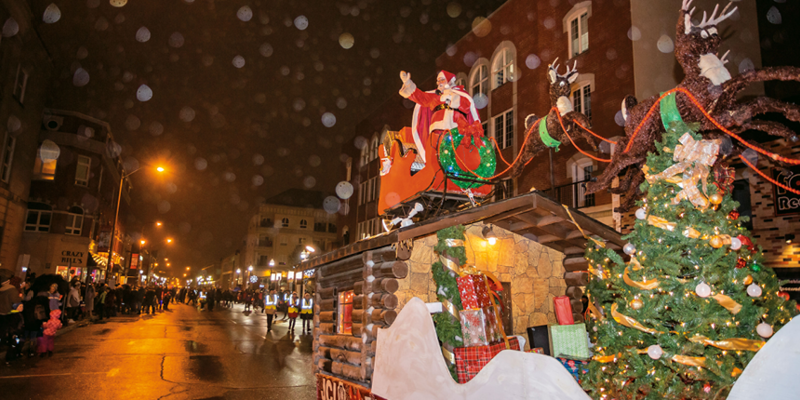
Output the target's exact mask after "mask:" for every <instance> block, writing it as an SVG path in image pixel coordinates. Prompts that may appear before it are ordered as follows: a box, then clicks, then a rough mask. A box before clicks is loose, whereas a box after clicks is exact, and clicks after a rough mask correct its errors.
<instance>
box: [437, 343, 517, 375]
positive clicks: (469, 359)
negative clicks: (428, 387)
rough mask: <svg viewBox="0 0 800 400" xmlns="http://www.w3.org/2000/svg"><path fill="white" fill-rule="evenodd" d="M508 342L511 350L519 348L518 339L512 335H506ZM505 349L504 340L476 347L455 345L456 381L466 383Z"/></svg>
mask: <svg viewBox="0 0 800 400" xmlns="http://www.w3.org/2000/svg"><path fill="white" fill-rule="evenodd" d="M508 344H509V345H511V350H519V341H518V340H517V338H516V337H514V336H509V337H508ZM505 349H506V344H505V342H504V341H503V342H498V343H493V344H491V345H488V346H478V347H456V348H455V349H453V353H455V356H456V373H457V374H458V383H467V382H469V381H470V380H471V379H472V378H474V377H475V375H478V372H481V370H482V369H483V367H485V366H486V364H488V363H489V361H491V360H492V359H493V358H494V356H496V355H497V354H498V353H500V352H501V351H503V350H505Z"/></svg>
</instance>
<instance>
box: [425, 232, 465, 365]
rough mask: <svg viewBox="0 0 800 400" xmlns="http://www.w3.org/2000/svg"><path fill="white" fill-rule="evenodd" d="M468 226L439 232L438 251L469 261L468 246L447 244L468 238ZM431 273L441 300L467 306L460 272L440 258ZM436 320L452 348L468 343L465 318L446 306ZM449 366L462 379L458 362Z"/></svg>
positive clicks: (460, 262)
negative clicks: (463, 332) (463, 326)
mask: <svg viewBox="0 0 800 400" xmlns="http://www.w3.org/2000/svg"><path fill="white" fill-rule="evenodd" d="M465 230H466V229H465V228H464V227H463V226H461V225H456V226H453V227H450V228H445V229H442V230H440V231H438V232H436V237H437V238H438V239H439V242H438V243H437V244H436V246H435V247H434V250H435V251H436V253H437V254H439V255H441V256H443V257H447V258H449V259H452V260H454V261H455V262H456V264H458V265H464V264H466V262H467V254H466V250H465V249H464V246H456V247H449V246H447V244H446V240H447V239H456V240H462V241H463V240H465V239H466V238H465V236H464V231H465ZM431 273H432V274H433V281H434V282H435V283H436V297H437V298H438V299H439V301H440V302H445V301H447V302H449V303H451V304H453V306H454V307H455V308H456V309H457V310H458V311H461V310H463V306H462V305H461V295H460V294H459V292H458V282H457V281H456V275H455V274H454V273H453V272H452V271H450V269H448V268H447V267H446V266H445V265H444V264H443V263H442V262H441V261H439V260H437V261H436V262H434V263H433V265H432V266H431ZM433 322H434V324H435V325H436V336H437V337H438V338H439V341H441V342H442V344H443V345H444V346H446V347H449V348H451V349H452V348H454V347H462V346H463V345H464V340H463V339H462V336H461V321H459V320H458V319H457V318H455V317H454V316H453V315H452V314H450V313H448V312H447V311H446V310H445V311H444V312H442V313H440V314H434V315H433ZM448 368H449V369H450V374H451V375H453V379H455V380H456V381H458V379H457V376H456V374H455V365H453V364H451V363H449V362H448Z"/></svg>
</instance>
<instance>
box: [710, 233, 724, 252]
mask: <svg viewBox="0 0 800 400" xmlns="http://www.w3.org/2000/svg"><path fill="white" fill-rule="evenodd" d="M708 244H710V245H711V247H713V248H715V249H718V248H720V247H722V238H721V237H719V236H713V237H712V238H711V240H709V241H708Z"/></svg>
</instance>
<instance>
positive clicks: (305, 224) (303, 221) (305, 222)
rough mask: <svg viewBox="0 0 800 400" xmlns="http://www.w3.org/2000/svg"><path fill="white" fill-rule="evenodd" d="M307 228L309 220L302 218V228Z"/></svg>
mask: <svg viewBox="0 0 800 400" xmlns="http://www.w3.org/2000/svg"><path fill="white" fill-rule="evenodd" d="M306 228H308V221H306V220H304V219H301V220H300V229H306Z"/></svg>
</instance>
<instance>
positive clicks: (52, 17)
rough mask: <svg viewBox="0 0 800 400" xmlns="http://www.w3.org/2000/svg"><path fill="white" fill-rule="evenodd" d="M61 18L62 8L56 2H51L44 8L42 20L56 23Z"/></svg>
mask: <svg viewBox="0 0 800 400" xmlns="http://www.w3.org/2000/svg"><path fill="white" fill-rule="evenodd" d="M60 19H61V10H60V9H59V8H58V6H57V5H56V3H51V4H50V5H49V6H47V8H45V9H44V15H43V16H42V21H44V22H45V23H46V24H54V23H56V22H58V20H60Z"/></svg>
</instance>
